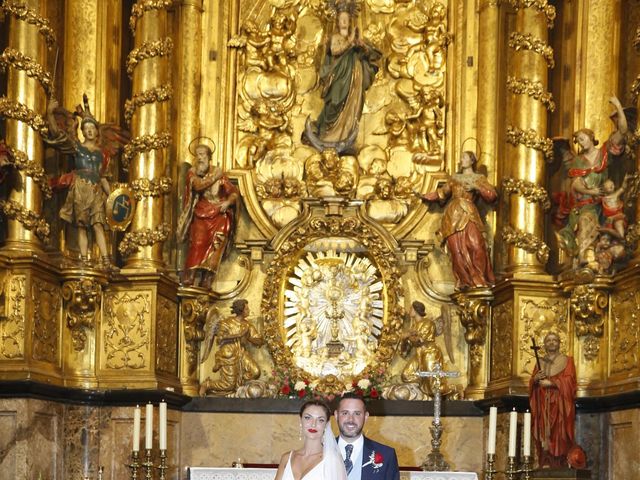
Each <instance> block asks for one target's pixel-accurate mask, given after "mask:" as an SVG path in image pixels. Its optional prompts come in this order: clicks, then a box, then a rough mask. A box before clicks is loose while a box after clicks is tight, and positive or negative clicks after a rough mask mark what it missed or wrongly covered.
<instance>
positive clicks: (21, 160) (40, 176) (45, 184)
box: [6, 145, 53, 198]
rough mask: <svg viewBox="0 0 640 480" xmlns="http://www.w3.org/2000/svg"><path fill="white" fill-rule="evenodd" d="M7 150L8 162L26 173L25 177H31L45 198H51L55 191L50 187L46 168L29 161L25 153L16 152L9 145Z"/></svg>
mask: <svg viewBox="0 0 640 480" xmlns="http://www.w3.org/2000/svg"><path fill="white" fill-rule="evenodd" d="M6 148H7V150H8V152H9V158H8V162H9V163H11V164H12V165H14V166H15V167H16V168H17V169H18V170H20V171H22V172H24V174H25V175H27V176H29V177H31V178H32V179H33V181H34V182H35V183H36V184H37V185H38V187H40V190H41V191H42V195H44V197H45V198H51V195H52V194H53V191H52V190H51V187H50V186H49V180H48V179H47V174H46V173H45V171H44V168H42V167H40V166H39V165H36V164H35V163H34V162H32V161H31V160H29V157H28V156H27V154H26V153H24V152H23V151H21V150H16V149H15V148H13V147H10V146H9V145H7V146H6Z"/></svg>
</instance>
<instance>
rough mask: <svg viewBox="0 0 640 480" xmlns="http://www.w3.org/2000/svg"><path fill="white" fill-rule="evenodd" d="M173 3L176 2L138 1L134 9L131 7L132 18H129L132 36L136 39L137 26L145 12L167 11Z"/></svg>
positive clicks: (171, 0) (159, 0)
mask: <svg viewBox="0 0 640 480" xmlns="http://www.w3.org/2000/svg"><path fill="white" fill-rule="evenodd" d="M173 3H174V0H138V1H137V2H136V3H134V4H133V7H131V16H130V17H129V28H130V29H131V34H132V35H133V36H134V37H135V35H136V25H137V23H138V20H139V19H141V18H142V16H143V15H144V14H145V12H150V11H152V10H166V9H169V8H171V6H172V5H173Z"/></svg>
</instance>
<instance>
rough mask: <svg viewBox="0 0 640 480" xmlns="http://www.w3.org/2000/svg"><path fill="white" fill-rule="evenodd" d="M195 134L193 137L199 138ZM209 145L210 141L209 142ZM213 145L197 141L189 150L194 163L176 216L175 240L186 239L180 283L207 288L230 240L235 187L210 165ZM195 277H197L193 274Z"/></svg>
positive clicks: (183, 240)
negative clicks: (178, 213)
mask: <svg viewBox="0 0 640 480" xmlns="http://www.w3.org/2000/svg"><path fill="white" fill-rule="evenodd" d="M203 139H204V137H202V138H197V139H195V140H194V141H192V142H191V144H192V145H193V143H194V142H195V141H196V140H203ZM211 144H212V145H213V142H211ZM214 148H215V145H213V148H212V147H210V146H209V145H207V144H204V143H201V144H198V145H196V146H195V148H194V149H193V151H191V146H190V147H189V150H190V151H191V153H192V154H193V155H194V157H195V166H193V167H191V168H190V169H189V171H188V172H187V179H186V183H185V192H184V198H183V202H182V203H183V210H182V213H181V214H180V217H179V219H178V227H177V238H178V241H179V242H185V241H186V240H187V237H188V239H189V250H188V253H187V258H186V260H185V264H184V269H183V272H182V279H181V280H182V284H183V285H185V286H191V285H196V286H200V287H202V288H206V289H209V288H211V284H212V282H213V279H214V277H215V274H216V272H217V271H218V268H219V267H220V263H221V262H222V260H223V259H224V257H225V255H226V254H227V253H228V251H229V248H230V246H231V245H232V243H233V233H234V226H235V212H234V207H235V205H236V202H237V200H238V196H239V193H238V189H237V188H236V187H235V186H234V185H233V184H232V183H231V181H230V180H229V178H228V177H227V176H226V175H225V174H224V172H223V171H222V169H221V168H220V167H218V166H213V165H211V160H212V156H213V149H214ZM196 277H198V278H196Z"/></svg>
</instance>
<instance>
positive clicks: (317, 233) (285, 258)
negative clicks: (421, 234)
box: [261, 217, 402, 393]
mask: <svg viewBox="0 0 640 480" xmlns="http://www.w3.org/2000/svg"><path fill="white" fill-rule="evenodd" d="M332 236H339V237H341V238H342V237H344V238H345V240H346V239H350V240H349V241H350V242H354V243H355V244H357V245H361V246H362V247H365V248H367V253H368V256H369V258H371V259H373V263H374V264H375V266H376V267H377V269H378V270H379V272H380V274H379V275H380V276H379V280H380V281H381V282H382V283H383V284H384V289H383V290H382V291H381V292H384V293H385V294H386V295H385V296H382V297H381V300H382V302H383V305H384V309H385V310H386V315H385V316H384V317H383V322H382V325H381V328H380V333H379V335H377V336H376V340H377V347H376V348H375V352H374V353H372V354H371V356H372V361H371V363H369V364H368V365H366V366H364V367H363V368H362V370H360V371H359V374H358V375H359V376H362V377H370V376H371V375H373V374H374V373H373V372H374V371H375V370H377V369H378V368H381V367H382V368H384V367H385V366H386V365H387V364H388V363H389V362H390V361H391V359H392V357H393V355H394V353H395V351H396V346H397V343H398V341H399V332H400V328H401V326H402V307H401V306H400V305H399V304H398V303H397V299H398V298H400V297H401V295H402V293H401V288H400V283H399V279H400V271H399V269H398V266H397V264H396V259H395V258H396V257H395V255H394V254H393V252H392V251H390V250H389V247H388V246H387V245H386V243H385V242H384V241H383V239H382V238H381V237H380V236H379V234H378V233H377V232H375V231H374V230H372V229H371V228H370V227H369V226H368V225H366V224H365V223H363V222H362V221H361V220H359V219H358V218H354V217H349V218H312V219H311V220H310V221H309V222H308V223H306V224H304V225H299V226H298V227H297V228H295V230H293V231H292V233H291V234H290V236H289V237H287V239H286V241H284V242H283V243H282V244H281V246H280V248H279V249H278V250H277V251H276V253H275V256H274V258H273V261H272V262H271V264H270V265H269V268H268V269H267V278H266V280H265V287H264V291H263V295H262V306H261V311H262V314H263V317H264V325H265V338H266V340H267V344H268V345H269V349H270V351H271V355H272V357H273V361H274V364H276V365H278V366H279V367H281V368H284V369H286V370H287V371H290V372H291V377H292V378H295V377H298V378H305V377H309V376H311V377H313V375H310V374H309V373H308V372H306V373H305V372H304V371H303V370H302V369H301V368H300V367H298V366H297V365H296V362H295V360H294V355H293V352H292V348H290V347H291V346H290V345H287V343H286V340H287V339H286V338H284V337H283V328H284V323H283V322H284V318H283V317H282V313H280V312H281V311H283V310H282V309H283V307H284V304H285V303H286V302H287V300H286V299H285V298H283V294H284V292H283V290H282V289H283V288H286V287H287V285H286V279H287V278H288V277H289V275H290V272H291V271H292V269H293V268H294V266H295V264H296V263H297V262H298V259H299V258H300V257H301V256H302V255H305V248H307V247H309V246H310V245H312V244H313V245H315V246H317V247H318V248H319V249H320V250H319V251H325V250H324V249H323V248H322V245H321V244H322V242H323V241H325V239H327V237H332ZM326 255H327V257H331V258H334V257H335V254H332V253H331V252H330V251H326ZM363 260H364V257H360V260H359V261H363ZM343 261H344V258H341V257H335V258H334V259H333V260H330V259H329V258H327V262H336V268H340V265H338V262H340V263H342V262H343ZM359 261H358V260H356V262H357V263H359ZM307 276H308V275H307ZM307 276H305V279H306V277H307ZM309 280H310V281H311V282H315V281H316V280H318V278H317V275H316V276H315V279H314V275H313V273H311V276H310V277H309ZM376 288H377V287H376ZM371 291H377V290H376V289H375V288H373V287H372V288H371ZM281 303H282V305H281ZM371 307H373V305H372V306H371ZM334 310H335V309H334ZM334 310H332V309H331V308H327V310H326V311H325V313H331V312H334ZM335 313H336V314H339V313H340V312H338V311H337V310H336V311H335ZM294 323H295V322H294ZM329 347H330V346H329ZM368 347H369V344H367V348H368ZM336 348H340V347H339V346H338V345H336ZM363 348H364V345H363ZM331 358H333V357H331ZM344 384H345V378H343V376H342V375H340V374H339V373H338V370H336V373H335V374H331V375H324V376H323V377H322V379H321V380H320V381H319V384H318V386H317V389H318V390H319V391H322V392H326V393H337V392H341V391H342V390H344Z"/></svg>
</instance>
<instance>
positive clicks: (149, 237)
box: [118, 223, 171, 257]
mask: <svg viewBox="0 0 640 480" xmlns="http://www.w3.org/2000/svg"><path fill="white" fill-rule="evenodd" d="M170 232H171V226H170V225H169V224H168V223H161V224H160V225H158V227H157V228H155V229H153V230H152V229H150V228H144V229H142V230H137V231H135V232H127V233H125V235H124V238H123V239H122V241H121V242H120V245H118V251H119V252H120V253H121V254H122V255H123V256H125V257H126V256H128V255H131V254H132V253H135V252H137V251H138V250H139V249H140V247H148V246H150V245H153V244H154V243H160V242H164V241H165V240H166V239H167V238H168V237H169V233H170Z"/></svg>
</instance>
